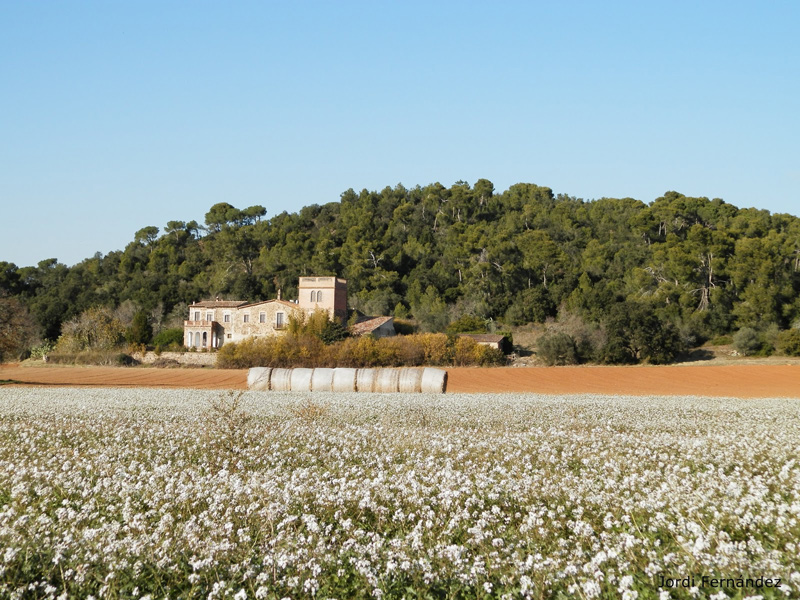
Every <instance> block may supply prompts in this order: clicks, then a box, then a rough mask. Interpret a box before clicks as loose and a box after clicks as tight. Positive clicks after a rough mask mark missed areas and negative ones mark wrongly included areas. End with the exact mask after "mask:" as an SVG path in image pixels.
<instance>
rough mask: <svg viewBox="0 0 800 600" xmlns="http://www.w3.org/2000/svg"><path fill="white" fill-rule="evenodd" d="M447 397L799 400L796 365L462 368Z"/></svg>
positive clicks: (454, 374) (798, 368) (450, 374)
mask: <svg viewBox="0 0 800 600" xmlns="http://www.w3.org/2000/svg"><path fill="white" fill-rule="evenodd" d="M447 391H448V392H468V393H475V392H536V393H540V394H615V395H635V396H639V395H670V396H676V395H680V396H682V395H691V396H732V397H737V398H782V397H787V398H800V365H726V366H711V365H709V366H692V367H688V366H666V367H648V366H639V367H519V368H514V367H507V368H496V369H477V368H473V369H466V368H465V369H452V370H448V379H447Z"/></svg>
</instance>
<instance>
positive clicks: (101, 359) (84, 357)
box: [47, 350, 139, 367]
mask: <svg viewBox="0 0 800 600" xmlns="http://www.w3.org/2000/svg"><path fill="white" fill-rule="evenodd" d="M47 362H49V363H55V364H62V365H96V366H101V367H109V366H111V367H113V366H133V365H137V364H139V361H137V360H136V359H134V358H133V357H132V356H130V355H129V354H125V353H124V352H120V351H119V350H83V351H80V352H51V353H50V354H48V355H47Z"/></svg>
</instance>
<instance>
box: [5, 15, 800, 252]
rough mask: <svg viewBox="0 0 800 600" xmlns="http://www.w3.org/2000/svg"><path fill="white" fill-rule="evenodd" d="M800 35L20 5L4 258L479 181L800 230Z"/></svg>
mask: <svg viewBox="0 0 800 600" xmlns="http://www.w3.org/2000/svg"><path fill="white" fill-rule="evenodd" d="M798 25H800V3H797V2H788V1H787V2H780V1H776V2H768V3H755V2H747V3H744V2H730V1H728V2H710V1H709V2H696V1H695V2H681V1H675V2H663V3H655V2H640V1H639V2H571V1H565V2H499V3H488V2H485V3H478V2H413V1H411V2H410V1H404V2H374V1H373V2H341V3H339V2H266V1H260V2H243V1H240V2H230V3H229V2H202V1H201V2H188V1H187V2H169V1H164V0H162V1H159V2H147V1H119V2H106V1H104V2H77V1H76V2H14V1H11V0H0V86H2V88H0V92H2V93H0V140H2V142H0V205H1V206H2V213H0V261H3V260H5V261H10V262H14V263H16V264H17V265H18V266H26V265H35V264H36V263H37V262H39V261H40V260H43V259H46V258H51V257H55V258H58V259H59V260H60V261H61V262H64V263H66V264H74V263H76V262H79V261H80V260H82V259H84V258H87V257H90V256H92V255H93V254H94V253H95V252H97V251H99V252H102V253H107V252H109V251H112V250H116V249H122V248H124V246H125V245H126V244H127V243H128V242H130V241H131V240H132V239H133V234H134V232H135V231H137V230H138V229H140V228H142V227H144V226H147V225H156V226H158V227H162V228H163V226H164V225H165V224H166V222H167V221H170V220H184V221H188V220H192V219H195V220H197V221H199V222H202V221H203V217H204V215H205V213H206V211H207V210H208V209H209V208H210V207H211V205H213V204H215V203H217V202H223V201H224V202H229V203H231V204H233V205H234V206H237V207H239V208H243V207H246V206H250V205H253V204H261V205H264V206H265V207H267V211H268V216H273V215H275V214H278V213H280V212H282V211H284V210H287V211H296V210H298V209H300V208H301V207H303V206H306V205H308V204H314V203H316V204H323V203H326V202H331V201H336V200H338V199H339V195H340V194H341V193H342V192H343V191H345V190H346V189H348V188H351V187H352V188H354V189H356V190H361V189H362V188H367V189H378V190H380V189H382V188H384V187H386V186H387V185H388V186H394V185H396V184H397V183H403V184H404V185H405V186H407V187H412V186H415V185H417V184H419V185H425V184H428V183H432V182H434V181H439V182H441V183H442V184H444V185H446V186H449V185H451V184H452V183H454V182H455V181H458V180H465V181H468V182H470V183H474V182H475V181H476V180H477V179H479V178H487V179H489V180H491V181H492V182H494V184H495V188H496V189H497V190H498V191H502V190H505V189H507V188H508V187H509V186H510V185H513V184H514V183H518V182H531V183H536V184H539V185H546V186H549V187H551V188H553V190H554V191H555V192H556V193H565V194H569V195H572V196H577V197H580V198H584V199H593V198H600V197H627V196H630V197H634V198H638V199H640V200H643V201H645V202H651V201H652V200H654V199H655V198H657V197H658V196H660V195H662V194H663V193H664V192H666V191H668V190H677V191H679V192H681V193H684V194H686V195H692V196H708V197H710V198H715V197H720V198H723V199H725V200H726V201H728V202H730V203H732V204H735V205H737V206H739V207H746V206H755V207H758V208H764V209H768V210H770V211H772V212H789V213H792V214H798V213H800V210H798V206H800V202H799V201H800V195H798V191H797V190H798V189H800V161H799V160H798V158H800V157H799V156H798V154H799V153H798V140H800V115H798V112H800V111H799V110H798V109H800V93H798V92H800V68H799V67H800V37H799V36H798V35H797V33H796V32H797V27H798Z"/></svg>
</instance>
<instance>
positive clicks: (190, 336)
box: [188, 331, 194, 348]
mask: <svg viewBox="0 0 800 600" xmlns="http://www.w3.org/2000/svg"><path fill="white" fill-rule="evenodd" d="M192 338H194V335H192V332H191V331H190V332H189V344H188V346H189V348H191V347H192V342H193V341H194V339H192Z"/></svg>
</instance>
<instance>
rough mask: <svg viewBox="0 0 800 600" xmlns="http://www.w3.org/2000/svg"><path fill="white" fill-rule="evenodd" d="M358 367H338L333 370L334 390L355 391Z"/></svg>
mask: <svg viewBox="0 0 800 600" xmlns="http://www.w3.org/2000/svg"><path fill="white" fill-rule="evenodd" d="M357 372H358V369H347V368H337V369H334V370H333V384H332V385H333V391H334V392H355V391H356V373H357Z"/></svg>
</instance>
